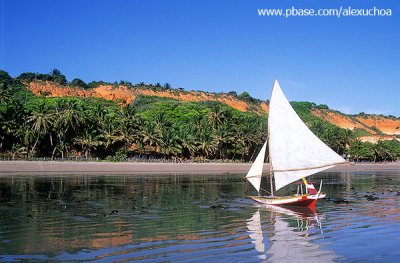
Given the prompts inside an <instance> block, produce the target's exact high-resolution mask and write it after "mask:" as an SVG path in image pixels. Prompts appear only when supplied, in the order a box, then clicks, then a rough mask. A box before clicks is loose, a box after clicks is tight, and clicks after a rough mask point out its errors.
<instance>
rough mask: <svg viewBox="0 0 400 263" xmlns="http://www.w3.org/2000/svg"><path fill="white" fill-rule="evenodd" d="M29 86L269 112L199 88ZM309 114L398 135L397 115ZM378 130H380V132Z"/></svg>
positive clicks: (374, 135)
mask: <svg viewBox="0 0 400 263" xmlns="http://www.w3.org/2000/svg"><path fill="white" fill-rule="evenodd" d="M28 88H29V89H30V90H31V91H32V92H33V93H34V94H36V95H39V94H42V95H45V96H49V97H64V96H69V97H97V98H103V99H107V100H113V101H116V102H117V103H119V104H122V105H125V104H129V103H131V102H132V101H134V100H135V99H136V98H137V97H138V96H139V95H147V96H158V97H165V98H171V99H176V100H181V101H189V102H198V101H218V102H221V103H224V104H226V105H228V106H230V107H232V108H234V109H237V110H239V111H243V112H247V111H253V112H256V113H258V114H261V113H268V111H269V107H268V104H266V103H264V102H262V103H260V104H259V105H250V104H248V103H246V102H245V101H242V100H239V99H238V98H236V97H233V96H230V95H229V94H212V93H207V92H200V91H191V92H188V91H181V90H165V91H156V90H152V89H149V88H146V87H134V88H132V87H127V86H124V85H101V86H98V87H96V88H94V89H87V90H83V89H80V88H75V87H69V86H60V85H56V84H54V83H52V82H43V81H33V82H31V83H29V84H28ZM312 114H314V115H315V116H317V117H319V118H321V119H323V120H324V121H326V122H329V123H331V124H334V125H336V126H339V127H341V128H345V129H350V130H354V129H363V130H365V131H366V132H367V133H369V134H370V135H365V136H361V137H360V139H361V140H363V141H371V142H376V141H378V140H392V139H396V136H395V135H400V119H395V118H390V117H386V116H377V115H362V116H361V115H355V116H352V115H345V114H342V113H340V112H337V111H333V110H325V109H324V110H321V109H314V110H312ZM379 133H383V135H382V134H379Z"/></svg>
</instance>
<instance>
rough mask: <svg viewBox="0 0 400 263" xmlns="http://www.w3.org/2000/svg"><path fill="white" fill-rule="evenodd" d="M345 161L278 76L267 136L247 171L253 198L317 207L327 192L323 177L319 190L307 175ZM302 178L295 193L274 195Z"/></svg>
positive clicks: (270, 202)
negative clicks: (265, 177) (299, 110)
mask: <svg viewBox="0 0 400 263" xmlns="http://www.w3.org/2000/svg"><path fill="white" fill-rule="evenodd" d="M267 145H268V151H269V156H268V159H269V177H270V178H269V179H270V180H269V181H270V195H268V196H263V195H261V194H260V190H264V189H262V188H261V178H262V171H263V166H264V159H265V155H266V151H267ZM344 163H347V161H346V160H344V159H343V158H342V157H341V156H340V155H338V154H337V153H336V152H334V151H333V150H332V149H331V148H329V147H328V146H327V145H326V144H325V143H323V142H322V141H321V140H320V139H319V138H318V137H317V136H316V135H315V134H313V133H312V132H311V131H310V129H309V128H308V127H307V125H306V124H305V123H304V122H303V121H302V120H301V119H300V117H299V116H298V115H297V114H296V112H295V111H294V109H293V108H292V106H291V105H290V103H289V101H288V100H287V98H286V96H285V94H283V91H282V89H281V87H280V85H279V82H278V80H275V82H274V85H273V88H272V95H271V100H270V103H269V114H268V138H267V140H266V141H265V143H264V144H263V146H262V148H261V151H260V152H259V154H258V155H257V157H256V159H255V161H254V163H253V165H252V166H251V168H250V170H249V171H248V173H247V175H246V179H247V180H248V181H249V182H250V183H251V184H252V185H253V186H254V188H255V189H256V190H257V192H258V195H257V196H250V198H252V199H253V200H255V201H257V202H259V203H262V204H267V205H295V206H306V207H315V205H316V203H317V200H318V199H321V198H324V197H325V196H326V194H325V193H323V192H321V189H322V181H321V183H320V186H319V190H318V191H317V190H316V189H315V187H314V185H313V183H311V182H307V179H306V177H308V176H310V175H312V174H315V173H318V172H321V171H324V170H326V169H329V168H331V167H334V166H335V165H338V164H344ZM300 179H301V180H302V182H300V184H298V187H297V193H296V194H294V195H290V196H278V195H275V192H276V191H278V190H279V189H281V188H283V187H285V186H287V185H289V184H291V183H293V182H296V181H298V180H300ZM273 181H274V182H275V189H274V187H273V186H274V185H273ZM303 184H304V186H305V188H304V191H303ZM264 191H266V190H264Z"/></svg>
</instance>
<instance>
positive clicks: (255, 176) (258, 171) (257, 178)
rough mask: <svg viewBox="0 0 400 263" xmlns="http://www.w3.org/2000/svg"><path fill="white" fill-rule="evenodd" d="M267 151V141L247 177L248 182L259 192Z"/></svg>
mask: <svg viewBox="0 0 400 263" xmlns="http://www.w3.org/2000/svg"><path fill="white" fill-rule="evenodd" d="M266 150H267V141H265V143H264V145H263V147H262V148H261V151H260V152H259V153H258V155H257V158H256V160H255V161H254V163H253V165H252V166H251V168H250V170H249V172H248V173H247V175H246V178H247V180H249V182H250V183H251V184H252V185H253V186H254V188H255V189H256V190H257V192H260V185H261V175H262V171H263V166H264V158H265V152H266Z"/></svg>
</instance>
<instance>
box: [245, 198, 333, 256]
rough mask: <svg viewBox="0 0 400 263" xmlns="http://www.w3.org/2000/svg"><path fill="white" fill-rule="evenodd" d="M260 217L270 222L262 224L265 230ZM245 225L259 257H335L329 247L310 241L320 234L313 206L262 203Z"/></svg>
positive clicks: (319, 222) (320, 228)
mask: <svg viewBox="0 0 400 263" xmlns="http://www.w3.org/2000/svg"><path fill="white" fill-rule="evenodd" d="M262 221H267V222H268V221H269V222H270V223H271V225H269V226H268V225H265V227H264V232H265V234H264V233H263V227H262ZM247 228H248V233H249V236H250V238H251V239H252V243H253V244H254V246H255V250H256V251H257V252H258V253H259V255H258V258H260V259H263V260H265V261H267V262H289V261H290V262H293V261H295V262H315V261H318V262H333V261H334V259H335V258H336V256H335V255H334V254H333V252H332V251H329V250H323V249H322V248H321V246H320V245H319V244H316V243H313V240H314V239H317V238H319V237H318V236H320V235H322V234H323V232H322V226H321V219H320V217H319V216H318V214H317V212H316V211H315V210H312V209H309V208H306V207H291V208H283V207H276V206H262V207H260V209H259V210H257V211H256V212H255V213H254V214H253V216H252V217H251V218H250V219H249V220H248V221H247ZM314 237H315V238H314Z"/></svg>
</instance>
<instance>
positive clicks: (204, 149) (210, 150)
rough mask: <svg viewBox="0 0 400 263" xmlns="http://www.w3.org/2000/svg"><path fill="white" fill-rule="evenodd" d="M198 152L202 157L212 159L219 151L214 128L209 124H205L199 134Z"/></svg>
mask: <svg viewBox="0 0 400 263" xmlns="http://www.w3.org/2000/svg"><path fill="white" fill-rule="evenodd" d="M196 140H197V144H198V151H199V154H200V155H201V156H204V157H206V158H210V157H211V156H212V155H214V154H215V152H216V151H217V149H218V141H217V138H216V137H215V134H214V133H213V130H212V127H211V126H209V125H208V123H205V122H204V123H203V127H202V128H201V129H200V130H199V131H198V134H197V139H196Z"/></svg>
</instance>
